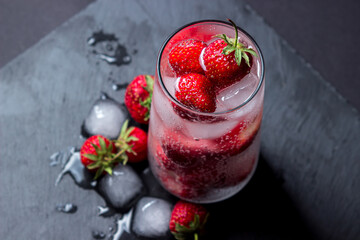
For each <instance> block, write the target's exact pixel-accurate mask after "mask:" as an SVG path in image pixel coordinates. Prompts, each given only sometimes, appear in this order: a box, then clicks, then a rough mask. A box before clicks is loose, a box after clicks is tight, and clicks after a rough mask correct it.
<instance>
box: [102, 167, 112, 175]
mask: <svg viewBox="0 0 360 240" xmlns="http://www.w3.org/2000/svg"><path fill="white" fill-rule="evenodd" d="M104 170H105V172H107V173H108V174H110V175H112V168H111V167H105V168H104Z"/></svg>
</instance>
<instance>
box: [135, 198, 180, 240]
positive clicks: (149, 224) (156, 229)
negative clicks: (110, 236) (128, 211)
mask: <svg viewBox="0 0 360 240" xmlns="http://www.w3.org/2000/svg"><path fill="white" fill-rule="evenodd" d="M172 207H173V206H172V204H171V203H169V202H167V201H165V200H163V199H160V198H153V197H143V198H142V199H140V201H139V202H138V203H137V205H136V207H135V212H134V217H133V222H132V231H133V232H134V233H135V234H136V235H138V236H140V237H146V238H154V239H161V238H165V237H167V236H169V233H170V232H169V221H170V216H171V211H172Z"/></svg>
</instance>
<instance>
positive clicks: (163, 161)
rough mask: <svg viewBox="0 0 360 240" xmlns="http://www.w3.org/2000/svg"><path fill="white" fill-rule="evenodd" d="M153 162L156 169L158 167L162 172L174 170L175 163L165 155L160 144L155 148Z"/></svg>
mask: <svg viewBox="0 0 360 240" xmlns="http://www.w3.org/2000/svg"><path fill="white" fill-rule="evenodd" d="M155 160H156V163H157V165H158V167H160V168H161V169H164V170H175V169H176V165H175V163H174V162H173V161H171V160H170V159H169V158H168V157H167V156H166V155H165V153H164V150H163V149H162V147H161V145H160V144H159V145H157V146H156V153H155Z"/></svg>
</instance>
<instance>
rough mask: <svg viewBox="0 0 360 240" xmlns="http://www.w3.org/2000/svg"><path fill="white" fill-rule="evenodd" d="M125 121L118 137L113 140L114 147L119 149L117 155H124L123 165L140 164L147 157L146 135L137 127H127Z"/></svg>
mask: <svg viewBox="0 0 360 240" xmlns="http://www.w3.org/2000/svg"><path fill="white" fill-rule="evenodd" d="M128 124H129V121H128V120H126V121H125V123H124V124H123V126H122V128H121V132H120V136H119V137H118V139H117V140H115V145H116V147H118V148H119V149H120V152H118V153H117V155H121V154H123V153H126V155H127V157H126V160H125V163H126V162H127V161H128V162H132V163H135V162H141V161H143V160H145V159H146V157H147V134H146V132H144V131H143V130H142V129H140V128H138V127H129V128H128Z"/></svg>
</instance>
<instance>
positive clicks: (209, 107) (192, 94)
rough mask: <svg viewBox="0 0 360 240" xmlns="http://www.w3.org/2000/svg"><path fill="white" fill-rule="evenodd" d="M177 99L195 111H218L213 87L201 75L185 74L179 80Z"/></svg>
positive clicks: (176, 92)
mask: <svg viewBox="0 0 360 240" xmlns="http://www.w3.org/2000/svg"><path fill="white" fill-rule="evenodd" d="M175 97H176V98H177V99H178V100H179V101H180V102H181V103H182V104H184V105H186V106H188V107H189V108H191V109H193V110H197V111H200V112H207V113H211V112H214V111H215V109H216V98H215V97H216V96H215V91H214V90H213V85H212V83H211V82H210V81H209V79H207V78H206V77H205V76H204V75H202V74H199V73H189V74H185V75H183V76H181V77H179V78H178V79H177V83H176V90H175Z"/></svg>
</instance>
